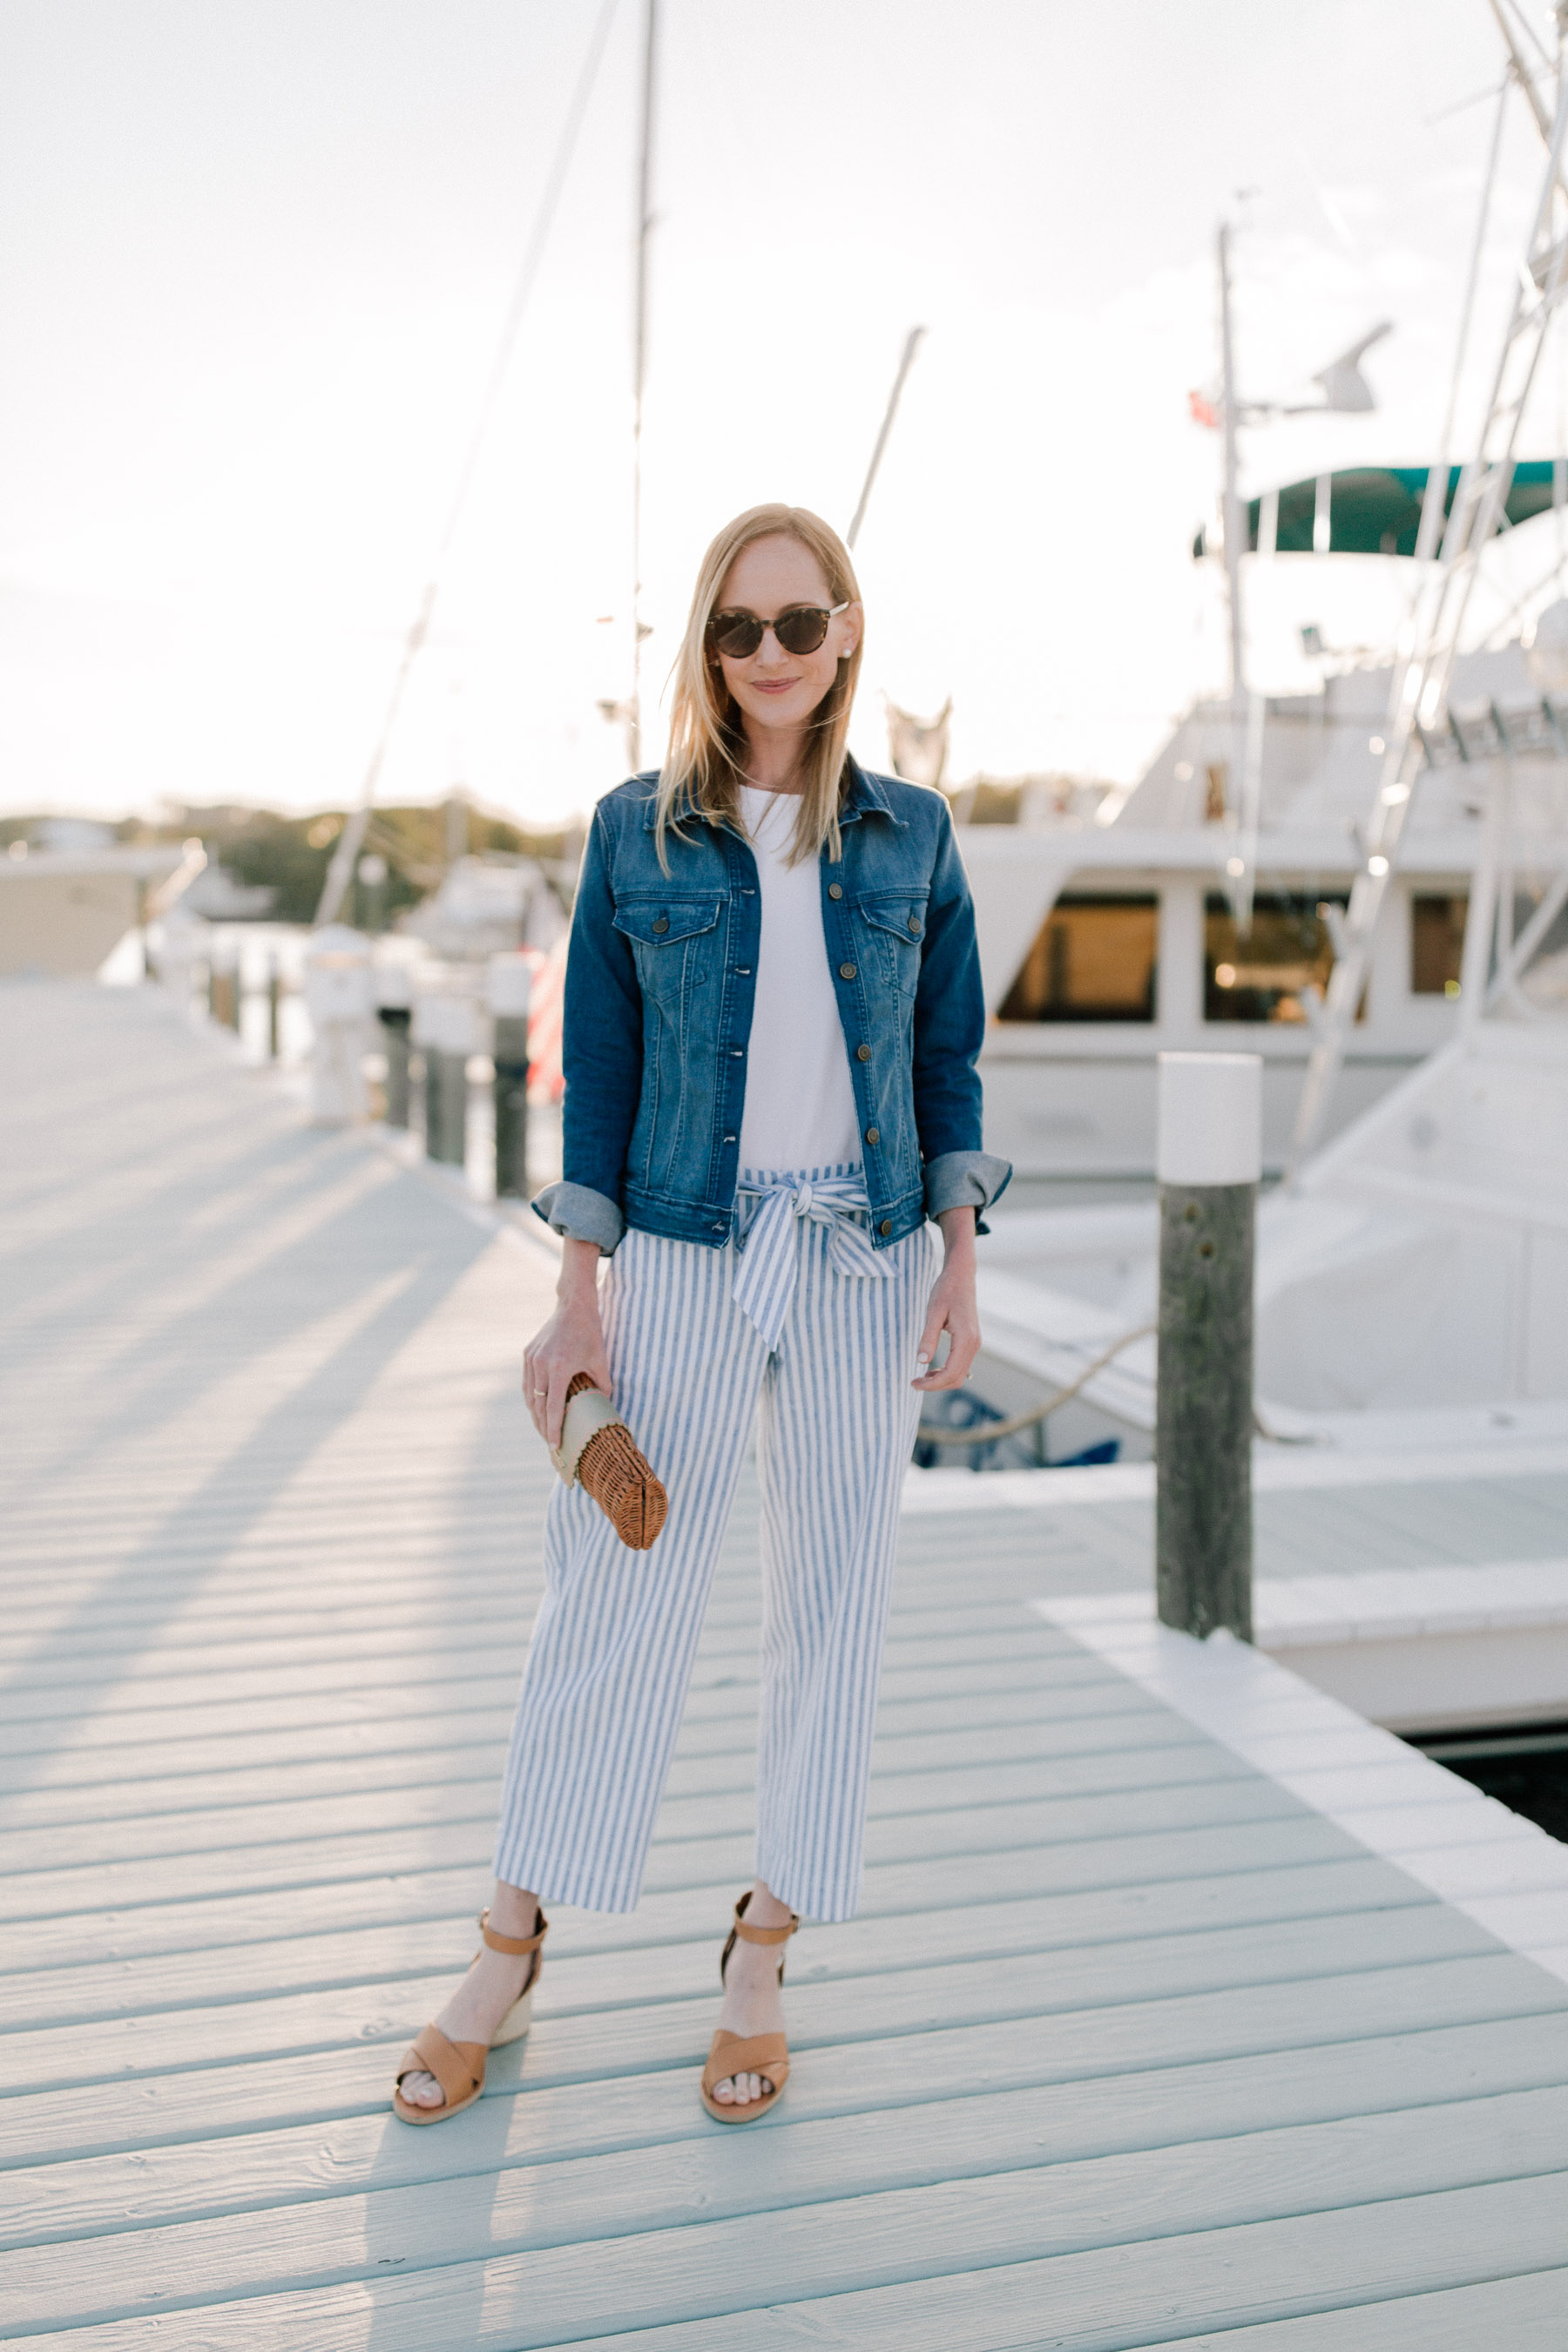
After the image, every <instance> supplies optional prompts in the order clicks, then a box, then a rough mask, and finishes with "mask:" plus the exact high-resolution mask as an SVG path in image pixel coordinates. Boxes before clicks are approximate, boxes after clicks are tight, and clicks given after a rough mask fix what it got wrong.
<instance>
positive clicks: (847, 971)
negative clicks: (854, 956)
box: [838, 963, 855, 980]
mask: <svg viewBox="0 0 1568 2352" xmlns="http://www.w3.org/2000/svg"><path fill="white" fill-rule="evenodd" d="M838 977H839V979H840V980H853V979H854V977H855V967H854V965H853V964H852V963H841V964H840V965H839V967H838Z"/></svg>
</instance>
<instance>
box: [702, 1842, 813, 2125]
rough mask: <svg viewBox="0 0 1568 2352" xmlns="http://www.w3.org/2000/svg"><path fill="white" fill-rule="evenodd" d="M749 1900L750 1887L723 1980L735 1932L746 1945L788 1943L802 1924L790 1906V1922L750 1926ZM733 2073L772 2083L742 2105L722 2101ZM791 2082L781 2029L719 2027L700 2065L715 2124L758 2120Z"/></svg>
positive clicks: (705, 2098)
mask: <svg viewBox="0 0 1568 2352" xmlns="http://www.w3.org/2000/svg"><path fill="white" fill-rule="evenodd" d="M751 1899H752V1891H751V1889H750V1887H748V1888H747V1889H746V1892H745V1893H744V1895H742V1897H741V1899H740V1901H739V1902H738V1903H737V1904H736V1906H735V1924H734V1926H733V1927H731V1930H730V1934H729V1938H728V1940H727V1942H726V1943H725V1946H724V1949H723V1952H722V1954H721V1958H720V1961H719V1981H720V1983H721V1984H722V1983H723V1981H724V1971H725V1969H727V1968H728V1967H729V1965H730V1955H731V1952H732V1951H733V1950H734V1948H735V1938H736V1937H737V1936H738V1937H740V1938H741V1941H742V1943H743V1944H787V1943H788V1941H789V1939H790V1937H792V1936H793V1935H794V1933H795V1929H796V1928H797V1927H799V1925H800V1916H799V1914H798V1912H795V1911H792V1912H791V1913H790V1915H789V1926H788V1927H748V1926H747V1925H746V1920H745V1909H746V1906H747V1904H748V1903H749V1902H750V1901H751ZM779 1982H780V1984H783V1982H784V1954H783V1953H782V1952H781V1953H780V1954H779ZM732 2074H765V2075H766V2076H767V2078H768V2081H769V2082H770V2083H771V2084H773V2089H772V2090H771V2091H768V2092H765V2093H764V2094H763V2096H762V2097H761V2098H760V2099H748V2100H747V2101H746V2102H745V2104H744V2105H741V2106H737V2105H734V2104H733V2103H731V2105H728V2106H722V2105H720V2103H719V2101H718V2100H717V2099H716V2098H715V2097H714V2096H713V2093H714V2091H715V2090H716V2088H717V2087H718V2085H719V2084H721V2083H724V2082H728V2080H729V2079H730V2077H731V2075H732ZM788 2081H789V2043H788V2042H786V2041H785V2039H784V2035H783V2034H782V2033H752V2034H742V2033H726V2032H725V2031H724V2029H723V2027H722V2026H721V2027H720V2028H719V2031H718V2032H716V2033H715V2034H714V2036H713V2041H712V2045H711V2047H710V2050H709V2053H708V2063H707V2065H706V2066H704V2068H703V2069H702V2104H703V2105H704V2106H705V2107H706V2108H707V2110H708V2112H709V2114H710V2116H712V2118H713V2120H714V2122H715V2123H716V2124H752V2123H755V2122H756V2119H757V2117H758V2116H765V2115H766V2114H767V2111H768V2109H769V2108H770V2107H771V2106H773V2105H776V2104H777V2102H778V2100H779V2099H780V2098H782V2096H783V2095H784V2084H786V2083H787V2082H788Z"/></svg>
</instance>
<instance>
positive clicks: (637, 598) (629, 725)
mask: <svg viewBox="0 0 1568 2352" xmlns="http://www.w3.org/2000/svg"><path fill="white" fill-rule="evenodd" d="M657 43H658V0H647V23H646V26H645V32H644V41H643V74H642V143H641V152H640V153H639V156H638V159H637V292H636V297H635V301H636V310H635V315H634V320H633V326H632V690H631V698H630V700H629V702H628V703H627V706H626V756H627V759H628V761H629V762H630V766H631V772H632V773H633V775H636V774H637V770H638V769H639V768H640V767H641V765H642V641H643V638H644V636H645V635H647V632H646V631H645V629H644V627H643V618H642V402H643V383H644V378H645V375H646V373H647V249H648V236H649V234H650V232H651V230H652V227H653V211H652V197H653V78H654V59H655V54H656V48H657Z"/></svg>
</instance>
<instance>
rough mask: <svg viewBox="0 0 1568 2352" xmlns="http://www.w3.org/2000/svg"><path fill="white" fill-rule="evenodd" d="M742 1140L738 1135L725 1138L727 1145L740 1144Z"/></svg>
mask: <svg viewBox="0 0 1568 2352" xmlns="http://www.w3.org/2000/svg"><path fill="white" fill-rule="evenodd" d="M724 1140H725V1142H726V1143H739V1141H740V1137H739V1136H738V1135H727V1136H726V1137H725V1138H724Z"/></svg>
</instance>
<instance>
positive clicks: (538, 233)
mask: <svg viewBox="0 0 1568 2352" xmlns="http://www.w3.org/2000/svg"><path fill="white" fill-rule="evenodd" d="M615 13H616V0H603V5H602V6H601V8H600V10H599V15H598V18H597V21H596V22H595V26H594V30H593V33H592V35H591V37H590V38H589V42H588V51H587V55H586V57H585V58H584V60H583V67H582V70H581V72H580V73H579V74H578V76H577V86H576V88H575V89H574V91H573V93H572V100H571V103H570V105H569V106H568V107H567V109H566V120H565V121H564V122H563V125H562V129H561V137H560V140H559V142H558V143H557V146H556V149H555V154H554V158H553V161H552V163H551V166H550V173H549V176H548V178H547V179H546V181H545V183H544V192H543V194H542V196H541V197H540V200H539V210H538V212H537V213H536V214H535V215H534V220H533V227H532V229H531V232H530V235H529V239H528V245H527V248H526V250H525V251H524V254H523V258H522V267H521V269H520V270H519V271H518V274H517V282H516V284H515V285H514V286H513V288H512V295H511V300H510V303H509V304H508V306H507V312H506V317H505V319H504V320H503V321H502V323H501V331H500V337H499V339H498V341H497V343H496V349H495V357H494V358H493V359H492V361H491V362H490V372H489V376H488V377H487V379H486V382H485V388H484V391H483V393H482V394H481V395H480V398H479V409H478V412H477V414H476V415H475V418H474V425H473V430H472V431H471V432H470V434H469V436H468V448H467V450H466V452H465V454H464V457H463V462H462V465H461V466H460V467H459V468H458V482H457V488H456V489H455V490H454V492H453V495H452V501H451V504H450V506H449V507H448V509H447V520H446V526H445V528H444V530H442V533H441V536H440V538H439V540H438V541H437V544H436V553H435V557H434V559H433V561H432V562H431V565H430V571H429V575H428V577H427V578H426V583H425V589H424V593H423V594H422V595H421V597H420V599H419V608H418V610H417V612H416V614H415V615H414V618H413V620H412V622H411V623H410V624H409V628H408V634H407V635H406V636H405V638H404V641H403V658H402V659H401V661H400V662H399V663H398V666H397V675H396V677H395V678H394V679H393V682H392V692H391V695H390V696H389V698H388V699H387V705H386V712H385V716H384V719H382V722H381V733H380V734H379V735H378V736H377V738H376V741H375V748H374V751H372V753H371V755H370V764H369V766H368V767H367V768H366V770H365V772H364V781H363V783H362V785H361V786H360V798H359V806H358V807H357V808H356V809H355V810H354V811H353V814H351V815H350V817H349V820H348V822H347V824H345V825H344V827H343V829H342V833H341V834H339V835H338V844H337V847H336V848H335V849H334V850H333V852H332V860H331V865H330V866H328V868H327V878H326V880H325V882H324V883H323V885H322V887H321V901H320V903H319V905H318V906H317V908H316V928H317V929H320V928H321V925H322V924H323V923H330V922H331V920H332V919H333V917H334V916H335V915H336V913H337V911H338V909H339V908H340V907H341V906H342V902H343V898H344V897H345V895H346V893H347V890H348V887H349V884H350V882H351V881H352V880H353V870H354V865H355V862H356V860H357V859H358V856H359V854H360V851H361V849H362V848H363V845H364V837H365V832H366V828H367V827H368V825H369V824H370V813H371V809H372V807H373V805H374V801H375V788H376V785H377V783H378V782H380V778H381V771H382V767H383V765H384V761H385V759H386V754H387V749H388V746H389V745H390V744H391V741H392V736H393V730H394V729H395V726H396V724H397V714H398V711H399V709H401V708H402V704H403V696H404V690H405V688H406V686H407V684H408V680H409V677H410V675H411V674H412V672H413V668H414V665H415V663H416V661H417V660H418V658H419V654H420V651H421V648H422V647H423V646H424V645H425V642H426V638H427V637H428V636H429V634H430V624H431V621H432V620H433V619H434V617H435V613H436V604H437V598H438V597H439V595H440V593H441V574H442V571H443V569H444V567H445V564H446V562H447V556H448V555H449V554H450V552H451V548H452V542H453V541H454V540H455V539H456V537H457V535H458V525H459V524H460V522H461V521H462V519H463V510H464V509H465V507H466V506H467V504H468V493H469V491H470V490H471V489H472V488H473V484H474V477H475V474H476V473H477V472H478V470H479V458H480V456H481V454H482V452H483V449H484V445H485V441H486V438H487V436H488V435H489V429H490V426H491V424H492V423H493V422H494V418H495V413H496V405H497V403H498V402H499V400H500V394H501V388H502V386H503V384H504V383H505V381H506V374H507V370H508V368H509V366H510V363H511V354H512V349H513V346H514V345H515V343H516V341H517V338H518V332H519V331H520V329H521V325H522V320H523V313H524V312H525V311H526V310H527V309H528V303H529V297H530V296H531V293H532V292H533V282H534V279H535V278H537V277H538V275H539V266H540V264H541V262H542V260H543V258H544V247H545V242H546V240H547V238H548V237H549V235H550V230H551V226H552V222H553V221H554V218H555V213H556V207H557V206H558V205H559V204H560V201H561V192H562V190H563V187H564V186H565V184H566V174H567V172H568V170H569V169H570V168H571V163H572V155H573V151H574V148H575V147H576V144H577V134H578V132H579V131H580V130H581V129H582V127H583V117H584V114H585V113H586V112H587V109H588V100H589V99H590V97H591V96H592V95H593V89H594V83H595V80H596V79H597V77H598V71H599V64H600V60H601V59H602V58H603V57H604V54H605V41H606V40H607V39H608V37H609V31H610V20H611V18H612V17H613V16H614V15H615Z"/></svg>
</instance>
